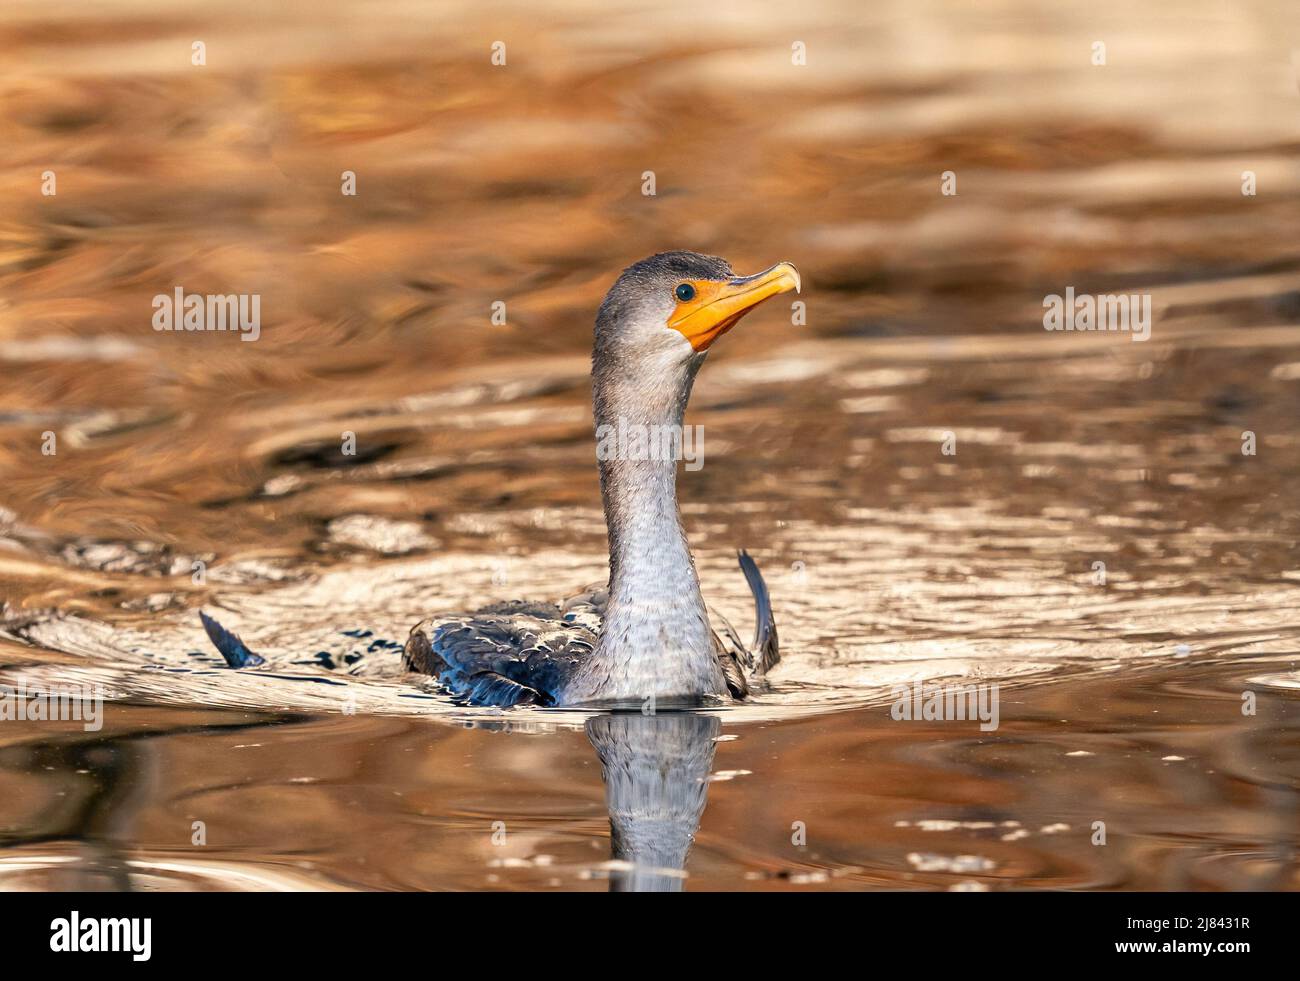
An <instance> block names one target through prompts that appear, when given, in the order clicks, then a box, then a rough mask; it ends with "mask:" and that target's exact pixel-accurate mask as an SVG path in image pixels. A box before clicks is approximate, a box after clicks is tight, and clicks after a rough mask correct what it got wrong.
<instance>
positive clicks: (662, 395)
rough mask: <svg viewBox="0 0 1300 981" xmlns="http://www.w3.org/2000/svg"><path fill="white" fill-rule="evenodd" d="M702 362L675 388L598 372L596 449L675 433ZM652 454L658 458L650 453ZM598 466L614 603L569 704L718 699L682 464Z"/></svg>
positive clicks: (617, 458) (623, 461) (611, 462)
mask: <svg viewBox="0 0 1300 981" xmlns="http://www.w3.org/2000/svg"><path fill="white" fill-rule="evenodd" d="M701 360H702V358H698V359H695V360H693V361H692V362H691V363H690V364H689V365H688V366H687V367H686V368H685V369H684V370H683V372H682V377H681V378H680V379H679V380H678V381H677V384H675V385H670V386H668V387H666V388H661V389H659V390H655V391H648V390H644V389H636V388H635V387H634V386H633V385H632V384H631V383H630V382H628V381H627V380H626V379H620V378H618V377H617V376H615V375H614V373H613V372H609V371H602V370H600V369H599V368H598V369H597V370H596V372H595V373H594V381H595V391H594V396H595V397H594V403H595V417H596V432H597V445H598V449H599V448H600V446H601V434H602V433H604V434H606V439H607V441H606V443H605V444H604V445H605V446H606V447H607V448H609V447H610V446H611V445H612V439H610V438H609V434H610V433H617V432H619V431H620V428H621V429H622V431H623V432H625V433H627V432H629V431H630V430H631V427H647V429H646V430H644V431H646V432H653V431H654V430H652V429H650V428H648V427H677V428H676V430H662V429H661V430H659V431H660V432H665V431H667V432H673V431H675V432H678V433H680V432H681V426H682V422H683V417H684V415H685V411H686V402H687V400H688V399H689V397H690V392H691V385H692V382H693V381H694V378H695V372H696V371H697V370H698V368H699V362H700V361H701ZM651 455H652V456H653V454H651ZM605 456H606V457H607V458H605V459H601V460H600V490H601V497H602V498H603V500H604V504H605V523H606V525H607V526H608V529H609V606H608V608H607V609H606V613H605V621H604V625H603V628H602V630H601V636H600V640H599V642H598V644H597V646H596V650H595V652H594V653H593V654H592V656H591V658H590V659H589V660H588V662H587V663H586V664H584V665H583V667H582V669H581V670H580V671H579V675H578V677H577V678H576V679H575V685H574V687H573V688H572V689H571V692H570V697H567V698H566V701H618V702H626V703H629V704H642V703H644V702H645V701H646V699H648V698H651V697H653V698H654V699H655V701H656V703H667V704H671V703H673V702H676V701H678V700H682V701H698V700H699V699H700V698H702V697H704V696H710V695H721V694H722V693H723V691H724V690H725V688H724V685H725V682H724V680H723V677H722V673H721V669H720V668H719V666H718V662H717V657H716V654H715V652H714V649H713V635H712V631H711V629H710V627H709V618H708V612H707V610H706V609H705V606H704V597H703V596H702V595H701V593H700V582H699V578H698V577H697V576H696V574H695V562H694V560H693V559H692V557H691V551H690V546H689V545H688V543H687V541H686V534H685V532H684V531H683V530H682V523H681V518H680V517H679V515H678V512H677V461H676V460H674V459H662V458H652V459H635V458H628V457H627V456H626V455H624V454H621V453H614V454H613V455H612V456H611V455H610V454H608V453H606V454H605Z"/></svg>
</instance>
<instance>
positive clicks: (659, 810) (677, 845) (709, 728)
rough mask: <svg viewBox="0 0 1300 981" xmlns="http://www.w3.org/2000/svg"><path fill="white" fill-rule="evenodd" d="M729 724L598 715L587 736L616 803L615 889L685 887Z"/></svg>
mask: <svg viewBox="0 0 1300 981" xmlns="http://www.w3.org/2000/svg"><path fill="white" fill-rule="evenodd" d="M721 731H722V722H721V720H720V719H718V718H717V717H716V716H712V715H703V714H698V713H694V712H661V713H658V714H655V715H643V714H641V713H639V712H637V713H632V712H627V713H615V714H612V715H598V716H595V717H593V718H591V719H589V720H588V721H587V738H588V739H590V740H591V745H592V746H593V747H595V750H596V755H597V756H599V757H600V765H601V770H602V774H603V777H604V780H605V801H606V804H607V805H608V807H609V831H610V852H611V857H612V858H613V860H614V862H615V866H614V868H613V870H612V871H611V873H610V891H611V892H677V891H680V890H681V889H682V887H683V884H684V882H685V878H686V873H685V868H686V856H687V853H688V852H689V851H690V849H691V845H692V843H693V842H694V841H695V833H696V832H697V831H698V830H699V827H700V816H701V815H702V814H703V813H704V804H705V800H706V797H707V795H708V787H709V784H708V776H709V771H710V769H711V768H712V767H713V753H714V750H715V749H716V748H717V737H718V734H719V733H720V732H721Z"/></svg>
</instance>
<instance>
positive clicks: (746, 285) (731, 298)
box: [668, 262, 801, 351]
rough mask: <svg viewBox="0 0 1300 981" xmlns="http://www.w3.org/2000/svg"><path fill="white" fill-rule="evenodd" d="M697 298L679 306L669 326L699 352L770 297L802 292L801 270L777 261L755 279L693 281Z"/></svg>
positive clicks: (669, 321)
mask: <svg viewBox="0 0 1300 981" xmlns="http://www.w3.org/2000/svg"><path fill="white" fill-rule="evenodd" d="M690 284H691V286H693V287H694V288H695V296H694V297H693V298H692V299H690V300H688V301H684V302H680V303H678V304H677V307H676V308H675V309H674V310H673V312H672V314H671V315H670V316H669V317H668V326H669V327H671V328H673V329H674V330H676V331H679V332H680V333H681V335H682V336H683V337H685V338H686V339H687V340H688V341H690V342H691V347H693V348H695V350H697V351H707V350H708V348H709V345H710V344H712V343H713V342H714V341H716V340H717V339H718V338H719V337H721V336H722V335H723V334H725V333H726V332H727V331H729V330H731V328H732V327H734V326H735V325H736V322H737V321H738V320H740V318H741V317H743V316H744V315H745V314H747V313H749V311H750V310H753V309H754V307H756V306H758V305H759V304H760V303H762V302H763V301H764V300H766V299H767V298H768V297H772V296H776V295H777V294H778V293H789V292H790V291H791V290H794V291H795V292H796V293H797V292H799V287H800V285H801V284H800V282H799V270H797V269H796V268H795V267H794V266H793V265H791V264H790V263H788V262H778V263H777V264H776V265H775V266H773V267H772V268H771V269H764V270H763V271H762V272H761V273H756V274H755V275H753V276H744V277H737V278H734V279H728V280H722V281H718V280H712V279H701V280H691V281H690Z"/></svg>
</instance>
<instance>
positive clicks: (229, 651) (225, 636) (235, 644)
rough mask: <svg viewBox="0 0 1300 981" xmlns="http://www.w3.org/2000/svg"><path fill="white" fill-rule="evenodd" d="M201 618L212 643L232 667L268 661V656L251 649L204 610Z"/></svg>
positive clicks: (256, 664)
mask: <svg viewBox="0 0 1300 981" xmlns="http://www.w3.org/2000/svg"><path fill="white" fill-rule="evenodd" d="M199 619H200V620H202V621H203V629H204V630H205V631H206V632H207V635H208V639H209V640H210V641H212V645H213V646H214V647H215V648H216V649H217V650H218V651H220V652H221V656H222V657H224V658H225V659H226V663H227V664H228V665H230V666H231V667H232V668H255V667H257V666H258V665H259V664H265V663H266V658H264V657H262V656H261V655H260V654H254V653H253V652H252V651H250V650H249V649H248V647H247V646H246V645H245V644H244V642H243V641H242V640H240V639H239V636H238V635H237V634H232V633H231V632H230V631H229V630H227V629H226V628H225V627H223V626H222V625H221V624H219V623H217V621H216V620H213V619H212V617H210V616H208V615H207V614H206V613H204V612H203V611H202V610H200V611H199Z"/></svg>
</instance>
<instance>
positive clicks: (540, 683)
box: [405, 603, 596, 708]
mask: <svg viewBox="0 0 1300 981" xmlns="http://www.w3.org/2000/svg"><path fill="white" fill-rule="evenodd" d="M595 641H596V638H595V635H594V634H593V633H592V632H591V631H590V630H588V629H587V628H586V627H585V626H582V625H579V624H576V623H573V622H571V621H569V620H565V619H563V618H562V617H561V615H560V611H559V609H558V608H557V607H555V606H550V605H545V604H536V603H507V604H501V605H498V606H491V607H486V608H485V609H483V610H480V611H479V612H477V613H475V614H473V615H471V616H469V617H463V618H458V619H454V620H444V621H438V620H426V621H424V622H423V623H420V624H417V625H416V627H415V629H413V630H412V631H411V636H410V637H409V638H408V640H407V642H406V651H405V663H406V666H407V668H408V669H409V670H411V671H418V672H421V673H424V674H430V675H433V676H434V677H436V678H437V679H438V681H439V682H440V683H441V684H442V685H443V686H444V687H446V688H447V689H448V690H449V691H450V692H451V693H452V694H453V695H455V696H456V697H457V698H458V699H460V700H462V701H465V702H467V703H470V704H473V705H496V706H500V707H503V708H505V707H509V706H511V705H521V704H535V705H554V704H555V701H556V697H557V695H558V693H559V691H560V690H561V688H562V687H563V685H564V682H565V681H567V680H568V678H569V677H570V676H571V675H572V673H573V671H574V669H575V668H576V667H577V666H578V664H579V663H580V662H581V661H582V659H583V658H585V657H586V656H587V655H589V654H590V653H591V651H592V649H593V648H594V646H595Z"/></svg>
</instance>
